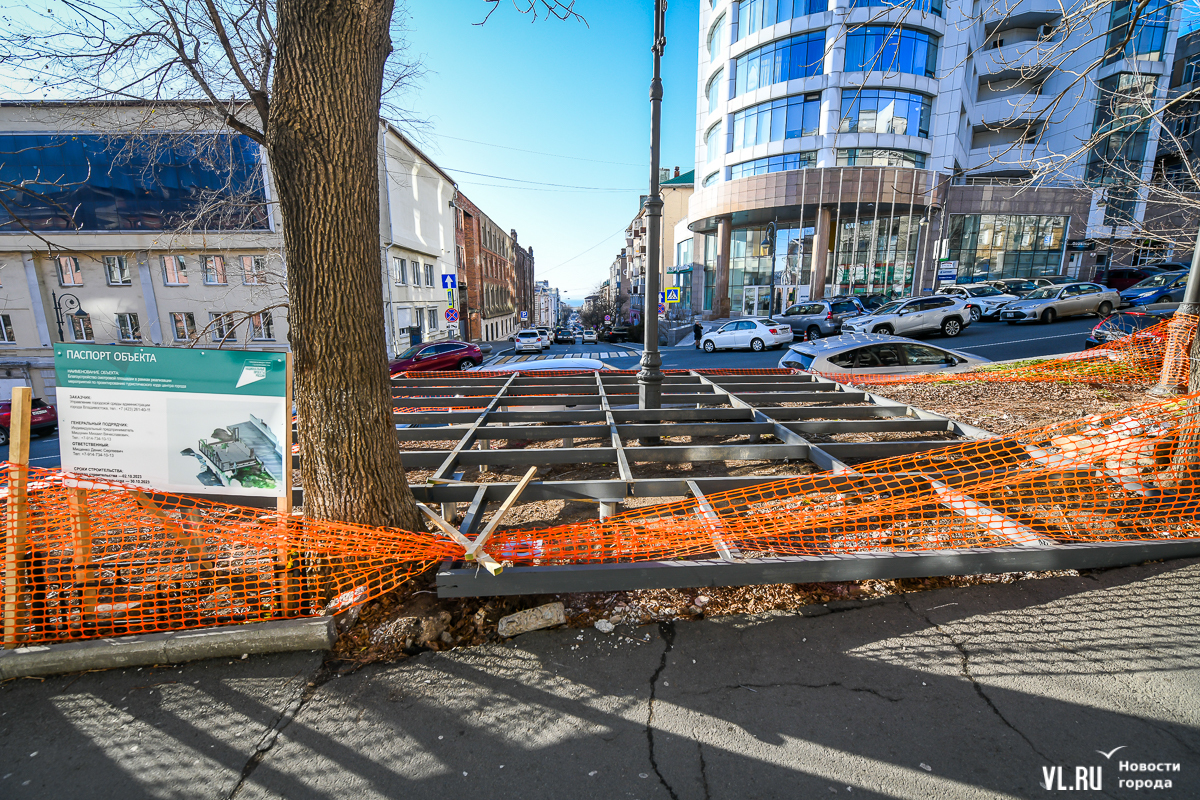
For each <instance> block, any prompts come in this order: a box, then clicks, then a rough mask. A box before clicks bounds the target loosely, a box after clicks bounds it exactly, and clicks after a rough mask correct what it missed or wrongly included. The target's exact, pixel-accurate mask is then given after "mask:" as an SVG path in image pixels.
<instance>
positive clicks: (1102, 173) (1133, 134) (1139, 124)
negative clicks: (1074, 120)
mask: <svg viewBox="0 0 1200 800" xmlns="http://www.w3.org/2000/svg"><path fill="white" fill-rule="evenodd" d="M1157 87H1158V78H1157V77H1155V76H1153V75H1135V74H1133V73H1129V72H1123V73H1120V74H1118V75H1113V76H1111V77H1108V78H1105V79H1104V80H1102V81H1100V82H1099V84H1098V89H1097V94H1096V117H1095V119H1094V121H1093V122H1092V138H1093V140H1094V141H1097V142H1098V144H1097V145H1096V146H1095V147H1094V148H1093V149H1092V152H1091V155H1090V156H1089V157H1088V165H1087V173H1086V178H1087V179H1088V180H1089V181H1093V182H1095V183H1099V184H1112V183H1122V182H1126V181H1130V180H1137V179H1138V176H1140V175H1141V171H1142V161H1143V160H1144V159H1145V157H1146V143H1147V139H1148V138H1149V133H1150V120H1151V119H1152V118H1153V117H1154V106H1155V104H1156V101H1155V97H1154V95H1155V92H1156V89H1157Z"/></svg>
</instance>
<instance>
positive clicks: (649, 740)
mask: <svg viewBox="0 0 1200 800" xmlns="http://www.w3.org/2000/svg"><path fill="white" fill-rule="evenodd" d="M658 635H659V636H661V637H662V640H663V643H664V645H665V646H664V647H663V651H662V658H661V659H659V662H658V669H656V670H654V674H653V675H651V676H650V703H649V709H648V713H647V715H646V745H647V747H648V749H649V752H650V766H651V767H653V768H654V774H655V775H657V776H658V782H659V783H661V784H662V785H663V788H665V789H666V790H667V794H669V795H671V800H679V795H677V794H675V790H674V789H673V788H672V787H671V784H669V783H667V779H666V778H664V777H663V774H662V771H661V770H659V768H658V761H656V760H655V758H654V697H655V693H656V691H657V689H658V676H659V675H662V671H663V670H664V669H666V668H667V653H670V652H671V648H672V647H674V646H675V623H674V622H672V621H671V620H667V621H666V622H660V623H658ZM703 763H704V762H703V760H702V761H701V766H703Z"/></svg>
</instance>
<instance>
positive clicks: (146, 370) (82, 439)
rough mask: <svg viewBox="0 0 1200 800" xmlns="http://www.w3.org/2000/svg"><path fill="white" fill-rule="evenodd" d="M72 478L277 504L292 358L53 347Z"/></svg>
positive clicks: (64, 450) (65, 458)
mask: <svg viewBox="0 0 1200 800" xmlns="http://www.w3.org/2000/svg"><path fill="white" fill-rule="evenodd" d="M54 369H55V373H56V375H57V383H58V427H59V435H58V440H59V451H60V454H61V457H62V468H63V470H65V471H67V472H74V473H77V474H80V475H89V476H92V477H96V478H106V479H108V480H112V481H119V482H121V483H128V484H133V485H135V486H145V487H147V488H149V489H154V490H158V491H164V492H178V493H182V494H221V495H254V496H258V497H279V496H281V495H283V493H284V488H285V483H288V482H290V481H288V480H287V479H286V478H285V475H286V474H288V473H287V472H285V470H284V468H283V467H284V461H283V459H284V457H285V454H286V457H288V458H290V457H291V448H290V447H289V448H285V447H284V443H287V442H290V440H291V437H290V436H289V435H288V425H287V422H288V416H289V415H288V409H287V408H286V405H287V355H286V354H285V353H262V352H248V351H244V350H243V351H232V350H187V349H183V348H176V347H114V346H105V345H77V344H58V345H55V346H54Z"/></svg>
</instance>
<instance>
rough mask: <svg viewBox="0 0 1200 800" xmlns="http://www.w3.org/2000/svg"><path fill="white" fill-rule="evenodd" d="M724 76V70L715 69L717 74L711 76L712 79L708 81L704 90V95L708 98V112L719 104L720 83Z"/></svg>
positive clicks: (711, 111) (713, 110)
mask: <svg viewBox="0 0 1200 800" xmlns="http://www.w3.org/2000/svg"><path fill="white" fill-rule="evenodd" d="M724 77H725V70H723V69H719V70H717V74H716V75H713V76H712V80H710V81H709V82H708V89H707V90H705V92H704V96H705V97H707V98H708V113H710V114H712V113H713V112H715V111H716V110H717V107H718V106H720V105H721V83H722V80H723V79H724Z"/></svg>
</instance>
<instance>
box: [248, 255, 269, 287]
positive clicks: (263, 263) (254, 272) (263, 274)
mask: <svg viewBox="0 0 1200 800" xmlns="http://www.w3.org/2000/svg"><path fill="white" fill-rule="evenodd" d="M266 282H267V257H266V256H242V283H244V284H245V285H246V286H261V285H262V284H264V283H266Z"/></svg>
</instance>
